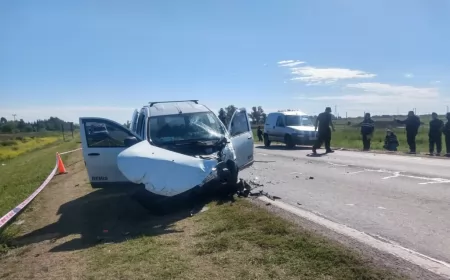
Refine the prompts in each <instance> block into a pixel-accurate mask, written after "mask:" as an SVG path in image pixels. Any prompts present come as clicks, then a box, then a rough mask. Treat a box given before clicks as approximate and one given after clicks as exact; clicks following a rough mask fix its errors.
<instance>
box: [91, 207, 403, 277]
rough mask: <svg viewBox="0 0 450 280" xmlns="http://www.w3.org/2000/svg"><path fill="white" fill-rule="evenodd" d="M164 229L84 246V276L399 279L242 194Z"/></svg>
mask: <svg viewBox="0 0 450 280" xmlns="http://www.w3.org/2000/svg"><path fill="white" fill-rule="evenodd" d="M154 228H155V227H154ZM169 229H171V230H175V232H173V233H167V234H163V235H154V236H153V235H151V234H149V235H146V236H141V237H138V238H136V239H133V240H129V241H126V242H121V243H114V244H107V245H100V246H96V247H93V248H90V249H88V250H87V251H85V252H84V253H85V254H87V256H88V259H89V269H88V275H87V276H88V277H87V278H88V279H111V278H116V279H130V280H133V279H261V280H264V279H267V280H268V279H311V280H313V279H314V280H316V279H405V278H402V277H401V276H398V275H396V274H394V273H393V272H391V271H388V270H384V269H381V268H378V267H374V266H373V264H370V263H367V262H365V261H363V260H362V259H361V258H360V256H359V255H357V254H356V253H355V252H353V251H351V250H349V249H346V248H344V247H342V246H341V245H339V244H337V243H335V242H331V241H328V240H326V239H324V238H321V237H318V236H317V235H315V234H314V233H310V232H308V231H306V230H300V229H299V228H298V227H296V226H294V225H293V224H292V223H290V222H287V221H285V220H283V219H280V218H279V217H276V216H274V215H273V214H271V213H269V212H268V211H267V210H264V209H261V208H259V207H258V206H255V205H253V204H252V203H250V202H249V201H246V200H244V199H239V200H237V202H235V203H233V204H229V203H225V204H221V205H218V204H217V203H215V202H213V203H210V204H209V210H208V211H206V212H203V213H200V214H198V215H196V216H194V217H193V218H187V219H183V220H181V221H178V222H176V223H174V224H172V225H171V226H170V227H169ZM155 232H157V229H155Z"/></svg>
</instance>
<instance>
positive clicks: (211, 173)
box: [117, 141, 238, 197]
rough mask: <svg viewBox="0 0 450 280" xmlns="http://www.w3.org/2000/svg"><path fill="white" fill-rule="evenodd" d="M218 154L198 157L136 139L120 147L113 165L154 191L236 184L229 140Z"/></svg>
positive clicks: (164, 193)
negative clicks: (215, 183) (137, 141)
mask: <svg viewBox="0 0 450 280" xmlns="http://www.w3.org/2000/svg"><path fill="white" fill-rule="evenodd" d="M221 154H222V155H221V157H211V158H199V157H193V156H187V155H184V154H180V153H176V152H173V151H169V150H167V149H163V148H159V147H156V146H153V145H151V144H150V143H149V142H148V141H142V142H140V143H137V144H135V145H133V146H131V147H129V148H128V149H126V150H124V151H122V152H121V153H120V154H119V155H118V157H117V166H118V168H119V170H120V171H121V172H122V174H123V175H124V176H125V177H126V178H127V179H128V180H130V181H131V182H133V183H136V184H144V185H145V189H146V190H147V191H149V192H152V193H154V194H157V195H162V196H168V197H171V196H175V195H178V194H181V193H184V192H186V191H189V190H190V189H193V188H195V187H202V186H204V185H205V184H209V183H214V182H217V183H221V184H230V183H231V184H236V183H237V182H238V168H237V166H236V163H235V154H234V150H233V148H232V146H231V143H229V144H227V145H226V147H225V148H224V149H223V150H222V153H221Z"/></svg>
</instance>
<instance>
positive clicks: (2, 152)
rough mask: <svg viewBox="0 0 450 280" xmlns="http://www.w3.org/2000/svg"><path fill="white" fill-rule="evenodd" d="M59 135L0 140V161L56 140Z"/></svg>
mask: <svg viewBox="0 0 450 280" xmlns="http://www.w3.org/2000/svg"><path fill="white" fill-rule="evenodd" d="M59 140H60V138H59V137H54V136H53V137H42V138H39V137H38V138H35V137H33V138H30V137H16V138H15V139H10V140H3V141H0V161H4V160H8V159H13V158H15V157H17V156H19V155H21V154H24V153H27V152H30V151H33V150H37V149H40V148H42V147H45V146H47V145H49V144H52V143H54V142H56V141H59Z"/></svg>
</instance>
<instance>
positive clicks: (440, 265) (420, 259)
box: [258, 196, 450, 279]
mask: <svg viewBox="0 0 450 280" xmlns="http://www.w3.org/2000/svg"><path fill="white" fill-rule="evenodd" d="M258 199H260V200H262V201H264V202H266V203H271V205H274V206H277V207H279V208H281V209H284V210H286V211H288V212H290V213H292V214H294V215H297V216H299V217H302V218H305V219H307V220H309V221H312V222H314V223H316V224H319V225H322V226H324V227H326V228H328V229H331V230H333V231H335V232H337V233H340V234H343V235H346V236H348V237H351V238H353V239H356V240H358V241H359V242H362V243H364V244H367V245H369V246H371V247H373V248H375V249H378V250H380V251H383V252H386V253H389V254H392V255H394V256H396V257H399V258H401V259H404V260H406V261H408V262H411V263H413V264H416V265H418V266H420V267H422V268H424V269H426V270H428V271H431V272H433V273H435V274H438V275H440V276H443V277H446V278H448V279H450V264H449V263H446V262H444V261H440V260H437V259H434V258H432V257H429V256H426V255H424V254H421V253H419V252H416V251H413V250H411V249H408V248H405V247H403V246H401V245H399V244H396V243H394V242H392V241H390V240H388V239H385V238H382V239H381V240H380V239H377V238H374V237H372V236H371V235H368V234H366V233H364V232H361V231H358V230H356V229H353V228H350V227H348V226H346V225H342V224H338V223H335V222H332V221H330V220H328V219H326V218H323V217H320V216H317V215H315V214H313V213H311V212H309V211H306V210H303V209H300V208H298V207H294V206H292V205H289V204H287V203H284V202H282V201H279V200H271V199H269V198H267V197H265V196H260V197H258Z"/></svg>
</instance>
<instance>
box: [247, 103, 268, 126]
mask: <svg viewBox="0 0 450 280" xmlns="http://www.w3.org/2000/svg"><path fill="white" fill-rule="evenodd" d="M265 115H266V114H265V113H264V110H263V109H262V107H261V106H258V107H256V106H253V107H252V111H251V112H250V113H249V114H248V116H249V117H250V119H251V120H252V122H253V123H254V124H260V123H263V122H265Z"/></svg>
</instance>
